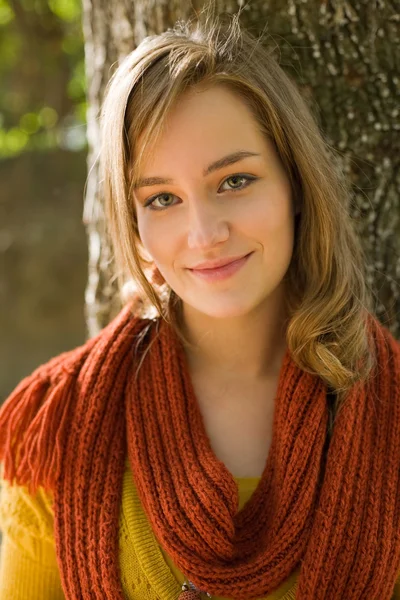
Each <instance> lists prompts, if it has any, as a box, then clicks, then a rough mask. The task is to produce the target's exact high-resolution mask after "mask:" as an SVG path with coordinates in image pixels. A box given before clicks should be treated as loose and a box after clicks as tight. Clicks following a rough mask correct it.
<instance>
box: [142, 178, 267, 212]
mask: <svg viewBox="0 0 400 600" xmlns="http://www.w3.org/2000/svg"><path fill="white" fill-rule="evenodd" d="M230 179H232V180H235V179H236V180H239V183H240V182H241V184H240V185H238V186H237V187H236V185H235V184H234V187H229V189H228V190H223V191H231V192H236V191H241V190H243V189H244V188H246V187H247V186H248V185H250V184H251V183H252V182H253V181H255V180H256V179H258V177H255V176H254V175H244V174H242V173H235V175H229V177H227V178H226V179H225V180H224V181H223V183H222V186H223V185H224V184H225V183H226V182H227V181H229V180H230ZM222 186H221V187H222ZM220 189H221V188H220ZM168 196H170V197H171V198H172V197H174V194H170V193H169V192H161V194H157V195H156V196H151V197H150V198H148V199H147V200H146V202H145V204H144V207H145V208H147V207H148V208H149V209H150V210H165V209H166V208H169V207H170V206H173V204H167V205H161V207H158V206H157V207H156V206H154V204H153V203H154V202H155V201H156V200H157V201H160V199H162V198H163V199H165V198H168ZM175 198H176V196H175Z"/></svg>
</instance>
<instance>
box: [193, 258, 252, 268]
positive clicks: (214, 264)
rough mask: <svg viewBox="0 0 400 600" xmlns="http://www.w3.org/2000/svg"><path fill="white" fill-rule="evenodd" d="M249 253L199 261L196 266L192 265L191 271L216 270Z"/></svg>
mask: <svg viewBox="0 0 400 600" xmlns="http://www.w3.org/2000/svg"><path fill="white" fill-rule="evenodd" d="M246 256H248V254H241V255H240V256H231V257H229V258H219V259H217V260H207V261H205V262H202V263H199V264H198V265H196V266H195V267H190V271H204V270H207V271H209V270H214V269H218V268H219V267H225V266H226V265H230V264H231V263H233V262H236V261H237V260H240V259H242V258H245V257H246Z"/></svg>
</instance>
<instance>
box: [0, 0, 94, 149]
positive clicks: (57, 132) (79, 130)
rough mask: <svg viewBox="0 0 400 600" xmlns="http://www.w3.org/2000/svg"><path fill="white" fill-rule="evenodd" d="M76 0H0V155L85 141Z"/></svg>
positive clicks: (81, 51) (79, 144)
mask: <svg viewBox="0 0 400 600" xmlns="http://www.w3.org/2000/svg"><path fill="white" fill-rule="evenodd" d="M81 17H82V15H81V0H0V81H1V86H0V158H6V157H11V156H16V155H18V154H21V153H22V152H24V151H27V150H39V151H40V150H51V149H54V148H63V149H66V150H71V151H78V150H82V149H83V148H84V147H86V143H87V142H86V80H85V66H84V45H83V33H82V24H81Z"/></svg>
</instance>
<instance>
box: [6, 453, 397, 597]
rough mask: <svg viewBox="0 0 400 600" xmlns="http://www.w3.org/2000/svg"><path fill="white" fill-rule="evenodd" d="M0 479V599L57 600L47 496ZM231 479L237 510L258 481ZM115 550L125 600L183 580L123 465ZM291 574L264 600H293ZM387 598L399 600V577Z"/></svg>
mask: <svg viewBox="0 0 400 600" xmlns="http://www.w3.org/2000/svg"><path fill="white" fill-rule="evenodd" d="M1 481H2V484H1V492H0V529H1V531H2V534H3V541H2V546H1V558H0V600H63V599H64V594H63V592H62V588H61V581H60V575H59V570H58V565H57V559H56V552H55V545H54V532H53V511H52V496H51V494H48V493H45V491H44V490H43V489H42V488H40V489H39V491H38V493H37V494H36V496H35V497H33V496H31V495H29V493H28V491H27V489H26V488H25V487H24V486H10V485H9V484H8V483H7V482H5V481H4V480H1ZM236 481H237V483H238V487H239V499H240V500H239V501H240V507H242V506H243V505H244V504H245V503H246V502H247V500H248V499H249V498H250V496H251V494H252V493H253V491H254V489H255V488H256V486H257V483H258V481H259V478H240V479H239V478H236ZM119 549H120V553H119V561H120V567H121V582H122V587H123V590H124V594H125V597H126V599H127V600H139V599H140V600H176V599H177V598H178V596H179V593H180V591H181V585H182V583H183V581H184V576H183V574H182V573H181V572H180V571H179V569H178V568H177V567H176V566H175V564H174V563H173V562H172V560H171V558H170V557H169V556H168V555H167V554H166V552H165V551H164V550H163V549H162V548H161V547H160V546H159V544H158V543H157V540H156V538H155V536H154V533H153V530H152V529H151V525H150V523H149V521H148V520H147V517H146V515H145V513H144V511H143V508H142V505H141V502H140V500H139V497H138V495H137V490H136V486H135V484H134V481H133V478H132V472H131V470H130V467H129V463H128V461H127V462H126V468H125V474H124V479H123V491H122V506H121V511H120V518H119ZM297 576H298V573H297V572H295V573H293V574H292V575H291V576H290V577H289V579H288V580H287V581H286V582H285V583H284V584H283V585H282V586H281V587H280V588H279V589H277V590H276V591H275V592H273V593H271V594H270V595H269V596H268V597H267V598H268V600H278V599H279V600H294V599H295V591H296V587H297ZM214 598H215V600H218V597H216V596H214ZM365 600H368V599H367V598H366V599H365ZM393 600H400V578H399V580H398V582H397V584H396V588H395V590H394V595H393Z"/></svg>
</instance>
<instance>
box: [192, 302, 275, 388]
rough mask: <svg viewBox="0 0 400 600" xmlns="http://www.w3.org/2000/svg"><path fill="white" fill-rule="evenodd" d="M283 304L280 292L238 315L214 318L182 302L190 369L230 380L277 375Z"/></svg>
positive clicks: (254, 378)
mask: <svg viewBox="0 0 400 600" xmlns="http://www.w3.org/2000/svg"><path fill="white" fill-rule="evenodd" d="M284 307H285V303H284V298H282V296H281V295H280V294H276V296H275V297H274V298H268V301H267V302H266V303H265V305H264V306H262V307H261V306H260V307H258V308H257V309H256V310H254V311H253V312H252V313H247V314H246V315H241V316H238V317H232V318H231V317H228V318H215V317H210V316H209V315H206V314H204V313H201V312H199V311H197V310H195V309H193V307H190V306H187V305H184V307H183V322H184V330H185V334H186V336H187V337H188V339H189V341H190V342H191V343H192V344H193V345H194V349H192V348H186V349H185V352H186V355H187V358H188V364H189V367H190V368H191V370H192V371H196V372H205V371H207V372H208V373H211V374H212V373H215V375H218V376H221V375H222V376H224V377H229V378H230V379H236V378H237V379H241V380H243V379H248V380H261V379H263V380H264V379H269V378H271V377H276V376H277V375H278V374H279V371H280V368H281V364H282V359H283V356H284V353H285V350H286V336H285V324H286V314H285V309H284Z"/></svg>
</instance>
